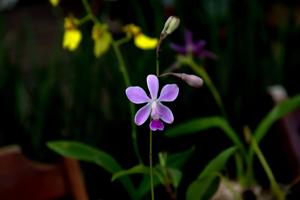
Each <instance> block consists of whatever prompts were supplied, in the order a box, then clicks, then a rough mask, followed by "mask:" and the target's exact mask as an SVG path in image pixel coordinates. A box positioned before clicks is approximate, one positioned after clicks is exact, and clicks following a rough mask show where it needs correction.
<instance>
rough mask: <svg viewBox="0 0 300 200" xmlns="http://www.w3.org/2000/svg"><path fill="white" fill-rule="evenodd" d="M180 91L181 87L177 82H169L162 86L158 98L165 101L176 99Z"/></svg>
mask: <svg viewBox="0 0 300 200" xmlns="http://www.w3.org/2000/svg"><path fill="white" fill-rule="evenodd" d="M178 93H179V88H178V86H177V85H176V84H167V85H165V86H164V87H163V88H162V90H161V92H160V96H159V98H158V100H159V101H163V102H171V101H174V100H175V99H176V98H177V96H178Z"/></svg>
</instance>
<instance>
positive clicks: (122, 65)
mask: <svg viewBox="0 0 300 200" xmlns="http://www.w3.org/2000/svg"><path fill="white" fill-rule="evenodd" d="M81 1H82V3H83V5H84V8H85V11H86V12H87V16H88V17H89V18H90V19H91V20H92V21H93V22H94V23H100V21H99V20H98V19H97V18H96V17H95V15H94V14H93V12H92V10H91V7H90V5H89V3H88V1H87V0H81ZM120 44H123V43H122V42H120V41H119V42H115V41H114V40H112V42H111V45H112V47H113V50H114V52H115V55H116V57H117V61H118V63H119V68H120V71H121V73H122V76H123V79H124V82H125V86H126V87H129V86H130V80H129V76H128V72H127V69H126V65H125V62H124V59H123V56H122V54H121V51H120V46H119V45H120ZM129 108H130V117H131V119H133V118H134V113H135V108H134V105H133V104H131V103H129ZM131 137H132V142H133V148H134V152H135V154H136V156H137V158H138V160H139V162H140V163H142V159H141V156H140V154H139V148H138V143H137V131H136V126H135V124H134V122H133V120H131Z"/></svg>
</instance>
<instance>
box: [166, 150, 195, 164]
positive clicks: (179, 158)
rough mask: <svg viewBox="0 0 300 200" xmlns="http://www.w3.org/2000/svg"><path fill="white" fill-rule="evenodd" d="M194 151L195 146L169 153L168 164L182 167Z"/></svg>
mask: <svg viewBox="0 0 300 200" xmlns="http://www.w3.org/2000/svg"><path fill="white" fill-rule="evenodd" d="M194 151H195V147H191V148H189V149H188V150H185V151H182V152H179V153H175V154H171V155H168V157H167V166H168V167H171V168H178V169H180V168H181V167H182V166H183V165H184V163H186V161H187V160H188V159H189V158H190V157H191V155H192V154H193V153H194Z"/></svg>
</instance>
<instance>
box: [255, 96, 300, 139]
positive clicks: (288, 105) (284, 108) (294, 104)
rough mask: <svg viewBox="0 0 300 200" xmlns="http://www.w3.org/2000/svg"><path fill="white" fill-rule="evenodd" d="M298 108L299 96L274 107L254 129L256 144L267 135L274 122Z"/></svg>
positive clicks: (299, 105)
mask: <svg viewBox="0 0 300 200" xmlns="http://www.w3.org/2000/svg"><path fill="white" fill-rule="evenodd" d="M299 107H300V95H297V96H295V97H292V98H290V99H287V100H285V101H283V102H281V103H280V104H278V105H276V106H275V107H274V108H273V109H272V110H271V111H270V112H269V113H268V114H267V116H266V117H265V118H264V119H263V120H262V121H261V122H260V124H259V125H258V127H257V128H256V130H255V132H254V134H253V135H254V138H255V140H256V142H257V143H258V144H259V142H260V141H261V140H262V138H263V137H264V136H265V135H266V134H267V132H268V130H269V128H270V127H271V126H272V124H273V123H274V122H275V121H277V120H278V119H280V118H281V117H283V116H284V115H286V114H288V113H289V112H292V111H293V110H295V109H296V108H299Z"/></svg>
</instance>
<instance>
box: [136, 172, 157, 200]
mask: <svg viewBox="0 0 300 200" xmlns="http://www.w3.org/2000/svg"><path fill="white" fill-rule="evenodd" d="M159 184H161V181H160V180H159V178H158V177H157V176H153V186H154V188H155V187H157V186H158V185H159ZM150 189H151V188H150V176H149V175H145V176H144V178H143V179H142V181H141V183H140V185H139V187H138V189H137V199H141V198H142V197H143V196H144V195H145V194H146V193H147V192H149V191H150Z"/></svg>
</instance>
